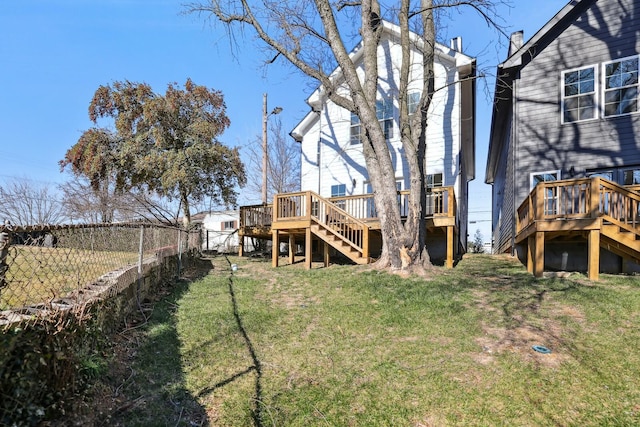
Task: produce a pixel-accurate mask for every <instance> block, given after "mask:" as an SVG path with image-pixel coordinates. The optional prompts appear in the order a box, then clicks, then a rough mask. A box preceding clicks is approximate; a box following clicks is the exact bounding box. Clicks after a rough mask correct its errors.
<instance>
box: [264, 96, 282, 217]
mask: <svg viewBox="0 0 640 427" xmlns="http://www.w3.org/2000/svg"><path fill="white" fill-rule="evenodd" d="M281 111H282V107H276V108H274V109H273V111H272V112H270V113H268V114H267V94H266V93H265V94H263V95H262V204H263V205H266V204H267V165H268V164H269V160H268V156H269V152H268V148H267V119H268V118H269V116H270V115H272V114H280V112H281Z"/></svg>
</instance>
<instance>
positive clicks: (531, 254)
mask: <svg viewBox="0 0 640 427" xmlns="http://www.w3.org/2000/svg"><path fill="white" fill-rule="evenodd" d="M535 245H536V239H535V238H534V236H533V235H531V236H529V237H527V271H528V272H529V273H531V274H533V268H534V264H535V255H536V254H535V250H534V249H535Z"/></svg>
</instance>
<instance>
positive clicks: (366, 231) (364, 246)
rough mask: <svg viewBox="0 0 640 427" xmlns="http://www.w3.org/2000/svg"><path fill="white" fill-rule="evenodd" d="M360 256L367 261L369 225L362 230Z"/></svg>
mask: <svg viewBox="0 0 640 427" xmlns="http://www.w3.org/2000/svg"><path fill="white" fill-rule="evenodd" d="M362 257H363V258H365V259H366V260H367V264H368V263H369V227H365V229H364V230H362Z"/></svg>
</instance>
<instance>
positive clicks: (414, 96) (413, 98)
mask: <svg viewBox="0 0 640 427" xmlns="http://www.w3.org/2000/svg"><path fill="white" fill-rule="evenodd" d="M419 106H420V92H411V93H409V97H408V99H407V110H408V111H409V115H412V114H415V113H416V111H418V107H419Z"/></svg>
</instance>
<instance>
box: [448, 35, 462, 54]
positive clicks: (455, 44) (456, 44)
mask: <svg viewBox="0 0 640 427" xmlns="http://www.w3.org/2000/svg"><path fill="white" fill-rule="evenodd" d="M450 47H451V50H455V51H456V52H460V53H462V37H454V38H452V39H451V44H450Z"/></svg>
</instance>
